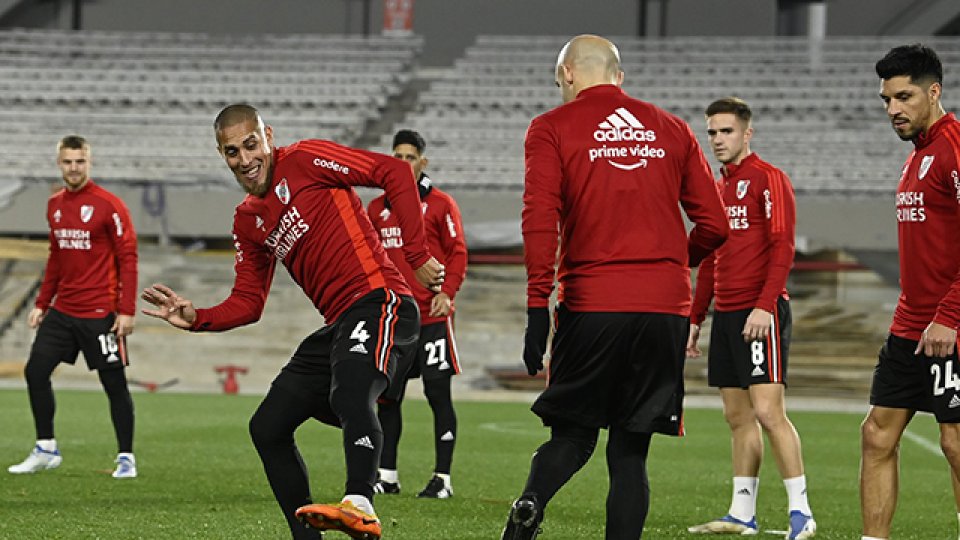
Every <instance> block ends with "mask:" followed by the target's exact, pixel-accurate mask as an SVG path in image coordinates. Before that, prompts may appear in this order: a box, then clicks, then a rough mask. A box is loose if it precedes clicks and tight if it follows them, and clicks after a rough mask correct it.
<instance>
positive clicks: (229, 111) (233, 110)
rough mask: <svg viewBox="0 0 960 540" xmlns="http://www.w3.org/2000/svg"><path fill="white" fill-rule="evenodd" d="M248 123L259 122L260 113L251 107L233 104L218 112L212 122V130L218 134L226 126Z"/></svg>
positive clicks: (243, 104)
mask: <svg viewBox="0 0 960 540" xmlns="http://www.w3.org/2000/svg"><path fill="white" fill-rule="evenodd" d="M250 121H253V122H259V121H260V111H258V110H257V108H256V107H254V106H253V105H248V104H246V103H234V104H233V105H227V106H226V107H224V108H223V110H221V111H220V114H218V115H217V118H216V119H215V120H214V121H213V129H214V130H216V131H218V132H219V131H221V130H223V128H225V127H227V126H234V125H237V124H239V123H242V122H250Z"/></svg>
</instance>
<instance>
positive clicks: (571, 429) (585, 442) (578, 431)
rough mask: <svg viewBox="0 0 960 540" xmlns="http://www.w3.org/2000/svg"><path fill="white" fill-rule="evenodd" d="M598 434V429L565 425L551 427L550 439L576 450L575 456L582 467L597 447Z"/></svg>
mask: <svg viewBox="0 0 960 540" xmlns="http://www.w3.org/2000/svg"><path fill="white" fill-rule="evenodd" d="M599 434H600V433H599V430H598V429H594V428H587V427H582V426H576V425H573V424H565V425H558V426H553V428H552V435H551V439H553V440H555V441H564V442H566V443H568V444H570V445H572V446H573V447H574V448H575V449H576V454H577V456H578V458H579V459H580V465H581V466H582V465H583V464H584V463H586V462H587V461H589V460H590V456H592V455H593V451H594V450H595V449H596V447H597V437H598V436H599Z"/></svg>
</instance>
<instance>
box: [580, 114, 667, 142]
mask: <svg viewBox="0 0 960 540" xmlns="http://www.w3.org/2000/svg"><path fill="white" fill-rule="evenodd" d="M597 127H598V128H600V129H598V130H596V131H594V132H593V138H594V139H595V140H596V141H597V142H621V141H637V142H652V141H655V140H657V134H656V133H654V131H653V130H650V129H647V128H646V127H645V126H644V125H643V123H642V122H640V120H637V117H636V116H634V115H633V114H632V113H631V112H630V111H628V110H626V109H625V108H623V107H618V108H617V109H616V110H614V111H613V113H611V114H610V115H609V116H607V119H606V120H604V121H603V122H600V123H599V124H597Z"/></svg>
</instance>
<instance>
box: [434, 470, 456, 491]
mask: <svg viewBox="0 0 960 540" xmlns="http://www.w3.org/2000/svg"><path fill="white" fill-rule="evenodd" d="M433 475H434V476H437V477H439V478H440V479H441V480H443V487H445V488H447V489H452V488H451V487H450V475H449V474H443V473H438V472H435V473H433Z"/></svg>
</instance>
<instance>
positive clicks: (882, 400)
mask: <svg viewBox="0 0 960 540" xmlns="http://www.w3.org/2000/svg"><path fill="white" fill-rule="evenodd" d="M915 350H917V342H916V341H913V340H910V339H905V338H902V337H898V336H894V335H892V334H891V335H890V336H888V337H887V342H886V343H884V345H883V347H882V348H881V349H880V355H879V360H878V361H877V366H876V367H875V368H874V370H873V384H872V385H871V386H870V404H871V405H877V406H879V407H892V408H896V409H912V410H915V411H924V412H929V413H933V414H934V416H936V417H937V422H939V423H941V424H956V423H960V395H958V394H960V378H958V375H960V364H958V363H957V350H956V349H954V351H953V354H951V355H950V356H947V357H946V358H931V357H929V356H926V355H924V354H913V351H915Z"/></svg>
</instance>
